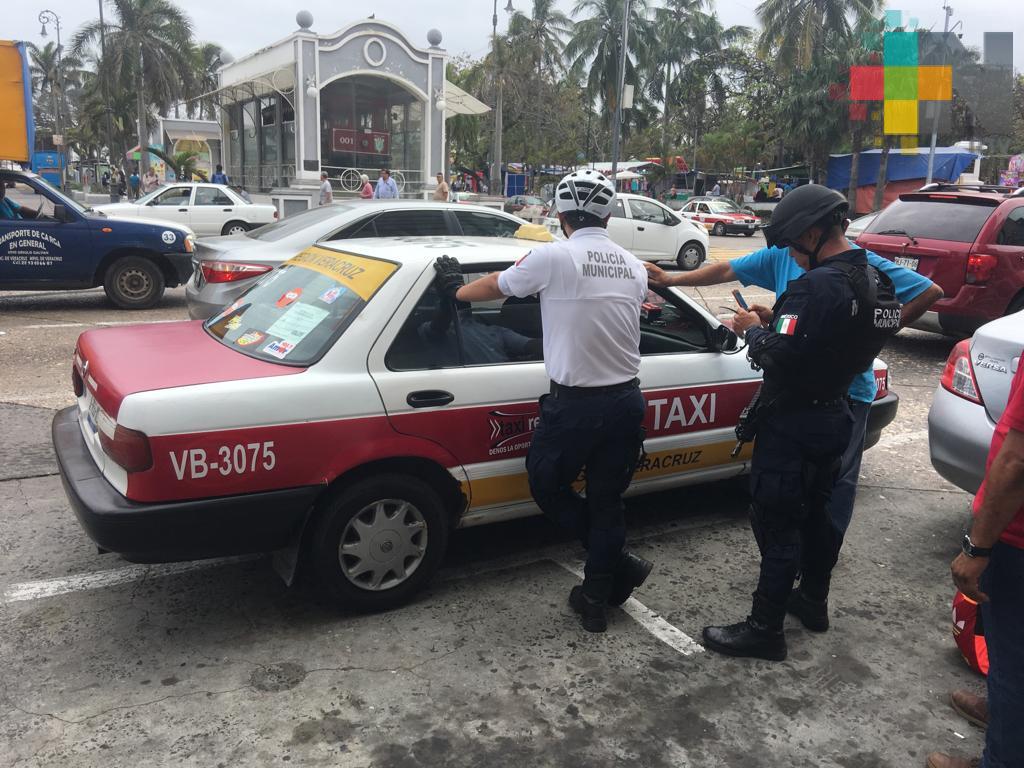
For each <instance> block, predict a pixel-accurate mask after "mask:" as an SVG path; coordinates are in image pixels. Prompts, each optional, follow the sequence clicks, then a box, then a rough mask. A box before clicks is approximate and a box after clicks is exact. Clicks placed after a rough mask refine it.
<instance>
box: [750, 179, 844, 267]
mask: <svg viewBox="0 0 1024 768" xmlns="http://www.w3.org/2000/svg"><path fill="white" fill-rule="evenodd" d="M849 209H850V206H849V204H848V203H847V202H846V198H845V197H843V196H842V195H841V194H839V193H838V192H836V191H835V190H834V189H829V188H828V187H823V186H821V185H820V184H804V185H803V186H801V187H797V188H796V189H794V190H793V191H792V192H790V193H789V194H788V195H786V196H785V197H784V198H782V201H781V202H780V203H779V204H778V205H776V206H775V210H774V211H772V223H771V224H769V225H768V226H767V227H765V230H764V237H765V240H767V241H768V245H769V247H771V246H778V247H779V248H785V247H786V246H788V245H791V244H792V242H793V241H794V240H796V239H797V238H798V237H800V235H802V234H803V233H804V232H806V231H807V230H808V229H810V228H811V227H813V226H814V225H815V224H825V223H835V224H842V223H843V219H845V218H846V214H847V212H848V211H849ZM819 248H820V245H819ZM808 255H810V254H808ZM815 255H817V253H815Z"/></svg>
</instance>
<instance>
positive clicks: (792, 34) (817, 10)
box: [757, 0, 884, 70]
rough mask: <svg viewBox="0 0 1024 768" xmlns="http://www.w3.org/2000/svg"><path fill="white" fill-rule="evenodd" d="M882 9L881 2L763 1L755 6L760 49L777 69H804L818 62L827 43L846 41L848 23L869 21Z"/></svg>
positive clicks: (847, 0)
mask: <svg viewBox="0 0 1024 768" xmlns="http://www.w3.org/2000/svg"><path fill="white" fill-rule="evenodd" d="M883 5H884V2H883V0H763V2H762V3H761V4H760V5H758V6H757V17H758V19H759V20H760V22H761V25H762V32H761V46H762V48H763V49H764V50H770V51H772V53H773V56H774V58H775V61H776V62H777V63H778V65H779V68H780V69H782V70H786V69H794V68H795V69H807V68H809V67H810V66H811V65H812V64H814V63H815V62H820V61H821V60H822V58H823V56H824V55H825V54H826V53H827V50H826V49H827V43H828V42H829V41H833V42H846V41H849V40H850V37H851V35H852V33H853V27H852V25H851V19H854V18H865V17H872V16H874V15H875V14H876V13H877V12H878V11H879V10H880V9H881V8H882V6H883ZM832 52H833V53H834V50H833V51H832Z"/></svg>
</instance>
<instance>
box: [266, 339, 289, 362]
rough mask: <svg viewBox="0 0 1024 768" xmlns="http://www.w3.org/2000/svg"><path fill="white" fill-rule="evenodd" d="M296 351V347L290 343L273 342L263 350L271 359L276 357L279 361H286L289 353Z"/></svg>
mask: <svg viewBox="0 0 1024 768" xmlns="http://www.w3.org/2000/svg"><path fill="white" fill-rule="evenodd" d="M293 349H295V345H294V344H292V343H291V342H288V341H272V342H270V343H269V344H267V346H265V347H264V348H263V351H264V352H266V353H267V354H268V355H270V356H271V357H276V358H277V359H278V360H284V359H285V358H286V357H288V353H289V352H291V351H292V350H293Z"/></svg>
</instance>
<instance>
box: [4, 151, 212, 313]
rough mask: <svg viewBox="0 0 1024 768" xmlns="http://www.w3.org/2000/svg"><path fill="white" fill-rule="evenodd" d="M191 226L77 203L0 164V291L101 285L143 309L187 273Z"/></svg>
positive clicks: (121, 303)
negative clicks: (107, 212)
mask: <svg viewBox="0 0 1024 768" xmlns="http://www.w3.org/2000/svg"><path fill="white" fill-rule="evenodd" d="M194 247H195V242H194V236H193V234H192V231H191V230H190V229H189V228H187V227H182V226H177V225H173V224H166V223H163V222H159V221H146V220H145V219H120V218H117V217H114V216H107V215H105V214H103V213H100V212H99V211H94V210H92V209H91V208H89V207H88V206H83V205H81V204H79V203H77V202H75V201H74V200H72V199H71V198H69V197H67V196H65V195H64V194H62V193H61V192H60V191H59V190H57V189H55V188H54V187H52V186H51V185H49V184H47V183H46V181H45V180H44V179H43V178H42V177H41V176H38V175H37V174H35V173H31V172H29V171H22V170H15V169H4V168H0V290H10V291H32V290H41V291H51V290H55V289H65V288H68V289H76V288H95V287H96V286H103V290H104V291H105V292H106V294H107V297H108V298H109V299H110V301H112V302H113V303H114V304H115V305H117V306H118V307H121V308H122V309H147V308H149V307H152V306H154V305H155V304H156V303H157V302H159V301H160V298H161V297H162V296H163V294H164V289H165V288H173V287H174V286H177V285H181V284H183V283H185V282H186V281H187V280H188V279H189V277H190V275H191V274H192V252H193V250H194Z"/></svg>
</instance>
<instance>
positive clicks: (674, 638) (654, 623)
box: [554, 560, 704, 656]
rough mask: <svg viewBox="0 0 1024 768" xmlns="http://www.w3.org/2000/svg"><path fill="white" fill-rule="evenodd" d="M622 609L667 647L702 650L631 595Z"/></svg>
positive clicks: (685, 651)
mask: <svg viewBox="0 0 1024 768" xmlns="http://www.w3.org/2000/svg"><path fill="white" fill-rule="evenodd" d="M554 563H555V564H556V565H560V566H561V567H562V568H564V569H565V570H567V571H568V572H569V573H571V574H573V575H574V576H577V577H578V578H580V579H582V578H583V572H582V571H580V570H579V569H577V568H576V567H575V566H573V565H569V564H568V563H565V562H563V561H561V560H555V561H554ZM622 610H624V611H625V612H626V613H628V614H629V615H630V616H632V617H633V620H634V621H636V623H637V624H639V625H640V626H641V627H643V628H644V629H646V630H647V631H648V632H650V633H651V634H652V635H654V636H655V637H656V638H658V639H659V640H661V642H663V643H664V644H665V645H667V646H668V647H669V648H672V649H673V650H675V651H678V652H679V653H681V654H682V655H683V656H692V655H693V654H695V653H703V652H704V646H702V645H700V644H699V643H696V642H694V640H693V638H692V637H690V636H689V635H688V634H686V633H685V632H683V631H682V630H681V629H677V628H676V627H674V626H672V625H671V624H669V623H668V622H667V621H665V620H664V619H663V618H661V616H659V615H658V614H656V613H655V612H654V611H652V610H651V609H650V608H648V607H647V606H646V605H644V604H643V603H641V602H640V601H639V600H637V599H636V598H635V597H631V598H629V600H627V601H626V602H625V603H623V604H622Z"/></svg>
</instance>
